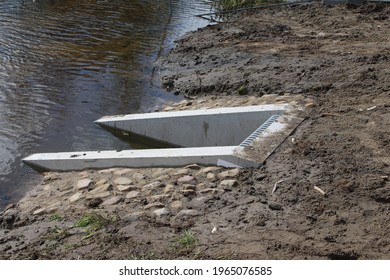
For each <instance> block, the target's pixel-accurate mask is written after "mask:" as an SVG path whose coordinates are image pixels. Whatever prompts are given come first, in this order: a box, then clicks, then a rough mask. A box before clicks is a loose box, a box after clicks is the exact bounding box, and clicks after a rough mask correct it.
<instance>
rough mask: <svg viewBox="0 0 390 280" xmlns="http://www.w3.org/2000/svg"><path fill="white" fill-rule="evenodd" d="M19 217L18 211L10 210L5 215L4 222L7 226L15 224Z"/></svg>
mask: <svg viewBox="0 0 390 280" xmlns="http://www.w3.org/2000/svg"><path fill="white" fill-rule="evenodd" d="M17 217H18V211H17V210H16V209H14V208H11V209H8V210H7V211H5V212H4V214H3V220H4V222H6V223H7V224H11V223H13V222H14V221H15V220H16V218H17Z"/></svg>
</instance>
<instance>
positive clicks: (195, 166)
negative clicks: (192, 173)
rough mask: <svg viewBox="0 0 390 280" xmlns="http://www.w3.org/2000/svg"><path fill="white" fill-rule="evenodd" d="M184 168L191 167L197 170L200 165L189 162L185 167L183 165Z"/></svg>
mask: <svg viewBox="0 0 390 280" xmlns="http://www.w3.org/2000/svg"><path fill="white" fill-rule="evenodd" d="M184 168H186V169H192V170H199V169H200V168H201V167H200V166H199V165H197V164H190V165H187V166H186V167H184Z"/></svg>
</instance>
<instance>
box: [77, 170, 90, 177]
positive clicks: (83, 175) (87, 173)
mask: <svg viewBox="0 0 390 280" xmlns="http://www.w3.org/2000/svg"><path fill="white" fill-rule="evenodd" d="M79 176H80V177H81V178H87V177H88V176H89V172H88V171H82V172H80V173H79Z"/></svg>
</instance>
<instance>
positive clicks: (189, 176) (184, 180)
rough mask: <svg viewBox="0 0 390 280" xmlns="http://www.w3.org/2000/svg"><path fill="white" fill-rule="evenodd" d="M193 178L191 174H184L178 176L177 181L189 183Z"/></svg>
mask: <svg viewBox="0 0 390 280" xmlns="http://www.w3.org/2000/svg"><path fill="white" fill-rule="evenodd" d="M194 180H195V178H194V177H193V176H191V175H185V176H183V177H180V178H179V179H178V180H177V182H178V183H180V184H188V183H191V182H192V181H194Z"/></svg>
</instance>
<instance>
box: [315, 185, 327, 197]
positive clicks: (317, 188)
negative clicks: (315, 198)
mask: <svg viewBox="0 0 390 280" xmlns="http://www.w3.org/2000/svg"><path fill="white" fill-rule="evenodd" d="M314 189H315V190H316V191H317V192H319V193H320V194H322V195H325V192H324V191H323V190H322V189H320V188H319V187H317V186H314Z"/></svg>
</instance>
